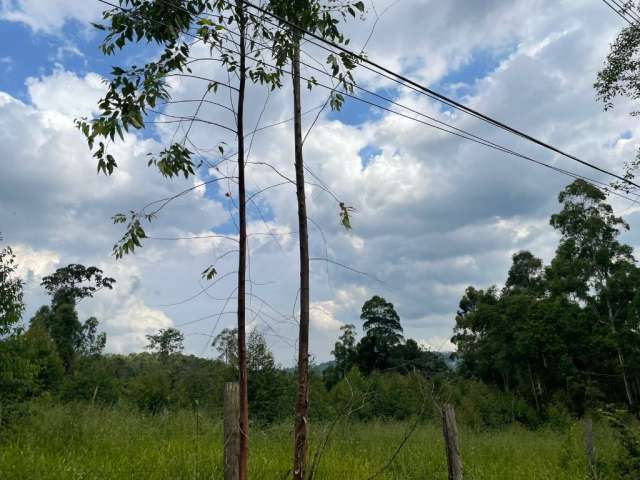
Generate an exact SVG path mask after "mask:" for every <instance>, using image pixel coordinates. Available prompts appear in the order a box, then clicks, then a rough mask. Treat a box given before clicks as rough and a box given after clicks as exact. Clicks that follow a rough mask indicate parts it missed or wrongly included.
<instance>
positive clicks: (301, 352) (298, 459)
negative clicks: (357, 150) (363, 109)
mask: <svg viewBox="0 0 640 480" xmlns="http://www.w3.org/2000/svg"><path fill="white" fill-rule="evenodd" d="M295 35H296V39H295V41H294V48H293V58H292V62H291V63H292V78H293V119H294V120H293V126H294V143H295V170H296V194H297V197H298V232H299V241H300V332H299V338H298V399H297V402H296V415H295V431H294V454H293V478H294V480H304V478H305V467H306V459H307V435H308V424H309V414H308V411H309V233H308V230H307V204H306V198H305V188H304V161H303V157H302V115H301V100H300V38H299V36H298V34H297V33H295Z"/></svg>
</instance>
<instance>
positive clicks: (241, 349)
mask: <svg viewBox="0 0 640 480" xmlns="http://www.w3.org/2000/svg"><path fill="white" fill-rule="evenodd" d="M236 10H237V14H238V19H239V20H238V25H239V30H240V71H239V74H240V84H239V86H238V113H237V122H238V125H237V134H238V208H239V217H240V218H239V223H240V238H239V242H240V245H239V254H238V370H239V372H240V375H239V376H240V454H239V456H238V463H239V474H240V476H239V480H247V475H248V473H247V470H248V460H249V395H248V379H247V347H246V318H245V305H246V303H245V302H246V271H247V208H246V207H247V206H246V198H245V197H246V192H245V173H244V169H245V154H244V94H245V83H246V74H247V68H246V45H245V41H246V38H245V37H246V17H245V12H244V3H243V2H242V1H241V0H238V1H237V2H236Z"/></svg>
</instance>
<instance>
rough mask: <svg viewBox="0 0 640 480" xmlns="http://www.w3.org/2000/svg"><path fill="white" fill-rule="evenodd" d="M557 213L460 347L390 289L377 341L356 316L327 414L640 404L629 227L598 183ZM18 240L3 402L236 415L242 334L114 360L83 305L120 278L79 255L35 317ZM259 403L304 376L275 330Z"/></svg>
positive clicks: (176, 341)
mask: <svg viewBox="0 0 640 480" xmlns="http://www.w3.org/2000/svg"><path fill="white" fill-rule="evenodd" d="M559 200H560V203H561V210H560V212H559V213H557V214H555V215H553V216H552V217H551V225H552V226H553V227H554V228H555V229H557V231H558V232H559V233H560V235H561V237H560V242H559V245H558V247H557V249H556V253H555V256H554V258H553V259H552V260H551V262H550V264H549V265H546V266H545V265H544V264H543V262H542V261H541V260H540V259H539V258H536V257H535V256H534V255H533V254H532V253H530V252H524V251H523V252H518V253H516V254H515V255H514V256H513V264H512V266H511V268H510V270H509V272H508V275H507V279H506V281H505V284H504V287H503V288H500V289H499V288H498V287H495V286H492V287H489V288H487V289H485V290H480V289H476V288H474V287H469V288H468V289H467V291H466V293H465V295H464V296H463V298H462V300H461V301H460V306H459V310H458V314H457V316H456V325H455V329H454V336H453V339H452V340H453V342H454V343H455V344H456V345H457V352H455V353H454V354H453V355H454V357H455V364H456V365H457V366H456V368H455V369H451V368H449V367H448V366H447V362H446V360H448V359H447V358H446V356H445V355H443V354H438V353H434V352H430V351H428V350H426V349H424V348H422V347H421V346H420V345H419V343H418V342H417V341H415V340H413V339H411V338H405V336H404V333H403V328H402V325H401V321H400V317H399V315H398V313H397V312H396V310H395V308H394V306H393V304H391V303H390V302H387V301H386V300H385V299H384V298H382V297H380V296H374V297H372V298H371V299H369V300H367V301H366V302H365V303H364V305H363V307H362V311H361V315H360V320H361V327H362V331H363V335H362V336H361V338H360V339H358V338H357V337H358V335H357V330H358V329H357V328H356V326H355V325H354V324H347V325H345V326H343V327H342V328H341V332H340V337H339V339H338V341H337V342H336V344H335V347H334V349H333V352H332V354H333V357H334V360H333V361H332V362H330V363H329V364H328V365H324V367H325V368H322V369H321V368H312V370H311V371H312V374H311V380H310V381H311V388H310V392H311V393H310V394H311V399H310V405H311V412H310V415H311V417H312V418H315V419H320V420H328V419H333V418H336V416H339V415H344V414H345V412H348V414H349V415H350V416H351V417H352V418H356V419H362V420H368V419H373V418H389V419H404V418H407V417H410V416H412V415H424V416H425V417H430V416H432V415H435V410H434V409H435V408H436V407H435V405H437V404H438V402H440V401H442V400H443V399H446V400H447V401H452V402H453V403H454V404H456V406H457V409H458V410H459V416H460V418H461V419H462V420H461V421H463V422H465V423H468V424H472V425H477V426H497V425H501V424H504V423H508V422H514V421H517V422H521V423H523V424H527V425H537V424H540V423H541V422H545V421H552V422H562V421H564V420H563V419H566V418H568V416H569V415H574V416H579V415H582V414H583V413H584V412H586V411H587V410H595V409H600V408H603V407H609V406H611V405H616V406H618V407H619V406H625V405H626V408H627V409H628V410H631V411H633V412H637V405H638V399H640V288H639V287H640V268H638V266H637V262H636V260H635V258H634V257H633V251H632V248H631V247H630V246H629V245H626V244H623V243H621V242H620V241H619V235H620V233H621V232H622V231H623V230H625V229H627V228H628V226H627V224H626V223H625V222H624V221H623V220H622V219H621V218H619V217H617V216H615V215H614V213H613V210H612V208H611V206H610V205H608V204H607V203H606V201H605V200H606V198H605V195H604V194H603V193H602V192H601V191H600V190H598V189H596V188H595V187H593V186H591V185H589V184H587V183H586V182H583V181H580V180H578V181H576V182H574V183H573V184H571V185H569V186H568V187H567V188H566V189H565V190H564V191H563V192H562V193H561V194H560V196H559ZM16 271H17V265H16V263H15V257H14V255H13V253H12V252H11V249H10V248H5V249H4V250H2V251H1V252H0V309H1V310H0V335H1V337H0V403H1V404H2V412H3V413H2V415H3V417H2V418H3V419H4V420H3V421H6V419H7V417H8V413H10V412H11V411H12V409H17V410H19V409H20V408H19V405H21V404H23V403H24V402H26V401H28V400H30V399H33V398H36V397H39V396H43V395H44V396H49V397H52V398H54V399H60V400H62V401H88V402H93V403H99V404H104V405H115V404H126V405H129V406H132V407H135V408H138V409H140V410H141V411H142V412H147V413H151V414H157V413H160V412H163V411H166V410H171V409H182V408H199V409H203V410H208V411H210V412H212V413H216V412H219V411H221V409H222V391H223V385H224V383H225V382H228V381H235V380H236V379H237V378H238V363H239V362H238V338H237V331H236V330H235V329H225V330H223V331H222V332H221V333H220V334H219V335H218V336H217V337H216V338H215V339H214V340H213V342H212V348H215V349H216V350H217V352H218V358H217V359H213V360H212V359H204V358H199V357H196V356H192V355H185V354H183V353H182V351H183V345H182V343H183V338H184V337H183V334H182V333H181V332H179V331H178V330H175V329H172V328H169V329H166V330H161V331H160V332H158V333H157V334H155V335H148V336H147V340H148V345H147V347H146V349H147V352H145V353H136V354H131V355H109V354H104V353H103V350H104V348H105V344H106V342H107V338H106V335H105V334H104V333H101V332H99V322H98V320H97V319H95V318H93V317H92V318H89V319H88V320H86V321H84V322H81V321H80V320H79V318H78V314H77V311H76V305H77V302H78V301H80V300H82V299H83V298H86V297H91V296H93V295H94V294H97V293H98V292H99V291H100V290H101V289H104V288H111V287H112V285H113V283H114V282H115V280H114V279H112V278H109V277H107V276H105V275H104V274H103V272H102V271H100V270H99V269H97V268H95V267H84V266H82V265H69V266H66V267H63V268H60V269H58V270H57V271H56V272H54V273H53V274H51V275H49V276H46V277H44V279H43V281H42V285H43V287H44V288H45V289H46V291H47V293H48V294H49V295H50V297H51V303H50V305H46V306H43V307H41V308H40V309H39V310H38V311H37V313H36V314H35V315H34V317H33V318H32V319H30V321H29V323H28V325H27V326H26V328H25V327H22V326H21V316H22V312H23V311H24V303H23V297H22V287H23V284H22V282H21V280H20V279H19V278H17V277H16ZM247 366H248V369H249V387H248V393H249V401H250V403H251V404H252V405H253V408H252V410H251V416H252V418H253V420H254V421H259V422H276V421H280V420H284V419H290V418H291V416H292V415H293V413H294V404H295V398H296V392H297V372H296V371H295V370H291V369H284V368H282V367H281V366H279V365H277V363H276V362H275V360H274V357H273V354H272V352H271V351H270V349H269V347H268V344H267V342H266V340H265V338H264V336H263V335H262V334H261V333H260V332H259V331H257V330H253V331H252V332H250V334H249V335H248V339H247Z"/></svg>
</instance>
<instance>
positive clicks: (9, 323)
mask: <svg viewBox="0 0 640 480" xmlns="http://www.w3.org/2000/svg"><path fill="white" fill-rule="evenodd" d="M1 239H2V238H1V237H0V240H1ZM17 269H18V265H17V264H16V256H15V255H14V253H13V250H11V247H5V248H3V249H2V250H0V337H2V336H4V335H7V334H9V333H11V332H12V331H13V329H14V328H15V325H16V324H17V323H18V322H19V321H20V317H21V315H22V312H23V311H24V300H23V297H24V293H23V288H24V284H23V282H22V280H20V279H19V278H17V277H16V271H17Z"/></svg>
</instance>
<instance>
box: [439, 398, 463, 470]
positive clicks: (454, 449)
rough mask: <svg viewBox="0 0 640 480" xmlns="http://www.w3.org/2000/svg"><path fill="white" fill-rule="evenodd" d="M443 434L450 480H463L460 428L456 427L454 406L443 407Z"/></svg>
mask: <svg viewBox="0 0 640 480" xmlns="http://www.w3.org/2000/svg"><path fill="white" fill-rule="evenodd" d="M442 433H443V435H444V444H445V448H446V449H447V464H448V466H449V480H462V459H461V458H460V447H459V445H458V427H457V426H456V412H455V410H454V409H453V405H451V404H450V403H445V404H444V406H443V407H442Z"/></svg>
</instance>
